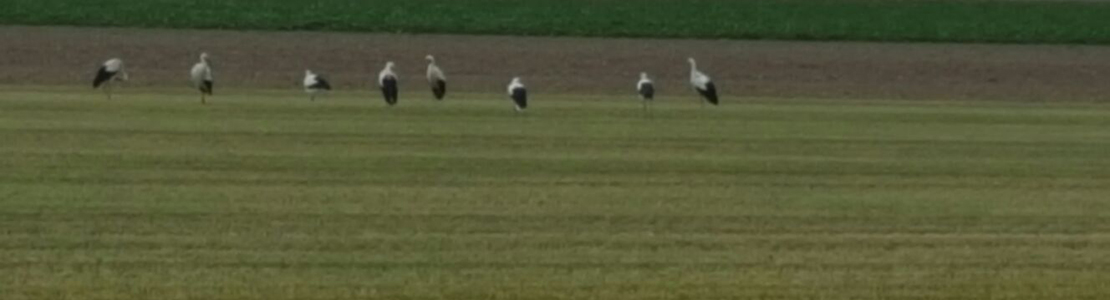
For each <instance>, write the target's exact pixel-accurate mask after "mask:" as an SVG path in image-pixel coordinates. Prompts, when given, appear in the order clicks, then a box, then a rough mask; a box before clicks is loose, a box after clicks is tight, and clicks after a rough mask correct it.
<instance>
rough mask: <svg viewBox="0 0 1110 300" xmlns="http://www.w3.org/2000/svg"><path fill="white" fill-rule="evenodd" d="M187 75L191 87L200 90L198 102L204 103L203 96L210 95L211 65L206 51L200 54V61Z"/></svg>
mask: <svg viewBox="0 0 1110 300" xmlns="http://www.w3.org/2000/svg"><path fill="white" fill-rule="evenodd" d="M189 77H190V79H192V81H193V87H196V88H197V89H198V90H200V104H205V103H206V101H205V96H211V95H212V67H211V65H209V62H208V53H201V54H200V61H199V62H197V63H196V64H195V65H193V69H192V70H189Z"/></svg>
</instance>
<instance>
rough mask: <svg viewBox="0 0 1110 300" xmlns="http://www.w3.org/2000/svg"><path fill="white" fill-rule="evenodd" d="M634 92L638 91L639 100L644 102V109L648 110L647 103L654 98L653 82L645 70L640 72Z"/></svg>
mask: <svg viewBox="0 0 1110 300" xmlns="http://www.w3.org/2000/svg"><path fill="white" fill-rule="evenodd" d="M636 92H638V93H640V100H641V102H643V103H644V111H647V110H648V105H649V104H650V102H651V101H652V99H655V83H654V82H652V81H651V78H648V74H647V73H646V72H640V81H638V82H636Z"/></svg>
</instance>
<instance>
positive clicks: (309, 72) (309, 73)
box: [304, 69, 312, 76]
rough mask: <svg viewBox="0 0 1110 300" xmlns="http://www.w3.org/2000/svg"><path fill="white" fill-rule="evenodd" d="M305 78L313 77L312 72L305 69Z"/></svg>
mask: <svg viewBox="0 0 1110 300" xmlns="http://www.w3.org/2000/svg"><path fill="white" fill-rule="evenodd" d="M304 76H312V70H309V69H304Z"/></svg>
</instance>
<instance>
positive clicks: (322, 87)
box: [304, 70, 331, 101]
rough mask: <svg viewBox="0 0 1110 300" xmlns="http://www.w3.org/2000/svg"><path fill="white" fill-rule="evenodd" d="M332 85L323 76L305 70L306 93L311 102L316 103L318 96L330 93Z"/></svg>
mask: <svg viewBox="0 0 1110 300" xmlns="http://www.w3.org/2000/svg"><path fill="white" fill-rule="evenodd" d="M330 90H331V85H330V84H328V80H327V79H324V77H323V76H320V75H317V74H316V73H312V71H311V70H304V92H305V93H308V100H309V101H316V94H319V93H322V92H326V91H330Z"/></svg>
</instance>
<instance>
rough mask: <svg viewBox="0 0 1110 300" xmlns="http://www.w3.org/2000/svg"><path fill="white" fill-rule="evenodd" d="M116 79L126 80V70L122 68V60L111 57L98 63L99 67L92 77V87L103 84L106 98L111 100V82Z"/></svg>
mask: <svg viewBox="0 0 1110 300" xmlns="http://www.w3.org/2000/svg"><path fill="white" fill-rule="evenodd" d="M117 75H118V76H117ZM116 80H119V81H127V71H124V70H123V60H120V59H118V58H113V59H109V60H108V61H105V62H104V64H102V65H100V69H98V70H97V71H96V78H93V88H94V89H95V88H99V87H100V86H101V85H104V91H105V92H106V93H108V100H112V82H113V81H116ZM105 84H106V85H105Z"/></svg>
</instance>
